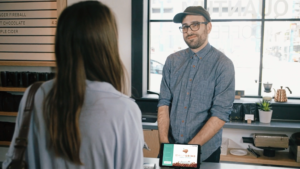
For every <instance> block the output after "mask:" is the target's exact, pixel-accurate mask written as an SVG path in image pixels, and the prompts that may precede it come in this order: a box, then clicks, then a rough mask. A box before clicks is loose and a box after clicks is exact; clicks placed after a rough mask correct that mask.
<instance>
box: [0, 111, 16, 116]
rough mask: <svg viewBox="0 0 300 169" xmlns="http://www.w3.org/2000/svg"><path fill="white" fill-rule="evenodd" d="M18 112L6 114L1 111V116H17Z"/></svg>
mask: <svg viewBox="0 0 300 169" xmlns="http://www.w3.org/2000/svg"><path fill="white" fill-rule="evenodd" d="M17 115H18V112H4V111H0V116H17Z"/></svg>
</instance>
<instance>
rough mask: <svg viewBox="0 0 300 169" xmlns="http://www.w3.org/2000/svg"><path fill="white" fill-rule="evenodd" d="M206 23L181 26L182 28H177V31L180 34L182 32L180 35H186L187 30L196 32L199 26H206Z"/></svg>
mask: <svg viewBox="0 0 300 169" xmlns="http://www.w3.org/2000/svg"><path fill="white" fill-rule="evenodd" d="M207 23H208V22H194V23H192V24H190V25H183V26H180V27H179V30H180V32H182V33H187V32H188V30H189V28H190V29H191V30H192V31H197V30H199V28H200V24H205V25H206V24H207Z"/></svg>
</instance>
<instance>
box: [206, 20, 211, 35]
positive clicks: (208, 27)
mask: <svg viewBox="0 0 300 169" xmlns="http://www.w3.org/2000/svg"><path fill="white" fill-rule="evenodd" d="M206 28H207V33H208V34H209V33H210V31H211V29H212V25H211V22H208V23H207V25H206Z"/></svg>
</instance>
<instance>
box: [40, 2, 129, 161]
mask: <svg viewBox="0 0 300 169" xmlns="http://www.w3.org/2000/svg"><path fill="white" fill-rule="evenodd" d="M55 56H56V76H55V78H54V83H53V87H52V89H51V90H50V92H49V93H48V95H47V97H46V98H45V100H44V115H45V116H44V117H45V121H46V126H47V129H48V132H49V135H50V136H49V139H50V145H49V146H50V149H53V150H54V152H55V155H56V156H58V157H63V158H65V159H67V160H69V161H71V162H74V163H75V164H82V162H81V160H80V156H79V153H80V144H81V139H80V137H81V136H80V129H79V116H80V112H81V109H82V106H83V102H84V98H85V88H86V82H85V80H86V79H88V80H91V81H102V82H108V83H110V84H112V85H113V86H114V87H115V88H116V89H117V90H118V91H120V92H123V93H124V92H125V90H126V81H125V76H124V75H125V69H124V66H123V63H122V61H121V59H120V56H119V49H118V34H117V26H116V21H115V18H114V15H113V14H112V12H111V10H110V9H109V8H108V7H107V6H106V5H104V4H102V3H100V2H98V1H85V2H79V3H76V4H74V5H72V6H69V7H67V8H66V9H65V10H64V11H63V12H62V14H61V15H60V17H59V19H58V24H57V30H56V37H55Z"/></svg>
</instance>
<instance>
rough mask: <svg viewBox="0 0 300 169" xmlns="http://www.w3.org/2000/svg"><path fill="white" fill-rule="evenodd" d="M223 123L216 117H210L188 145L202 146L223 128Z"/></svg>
mask: <svg viewBox="0 0 300 169" xmlns="http://www.w3.org/2000/svg"><path fill="white" fill-rule="evenodd" d="M224 124H225V121H223V120H221V119H219V118H218V117H211V118H210V119H209V120H208V121H207V122H206V124H205V125H204V126H203V128H202V129H201V130H200V131H199V132H198V134H197V135H196V136H195V137H194V138H193V139H192V140H191V141H190V142H189V143H188V144H199V145H201V146H202V145H204V144H205V143H206V142H207V141H208V140H210V139H211V138H212V137H213V136H214V135H215V134H217V132H218V131H219V130H220V129H221V128H222V127H223V126H224Z"/></svg>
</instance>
